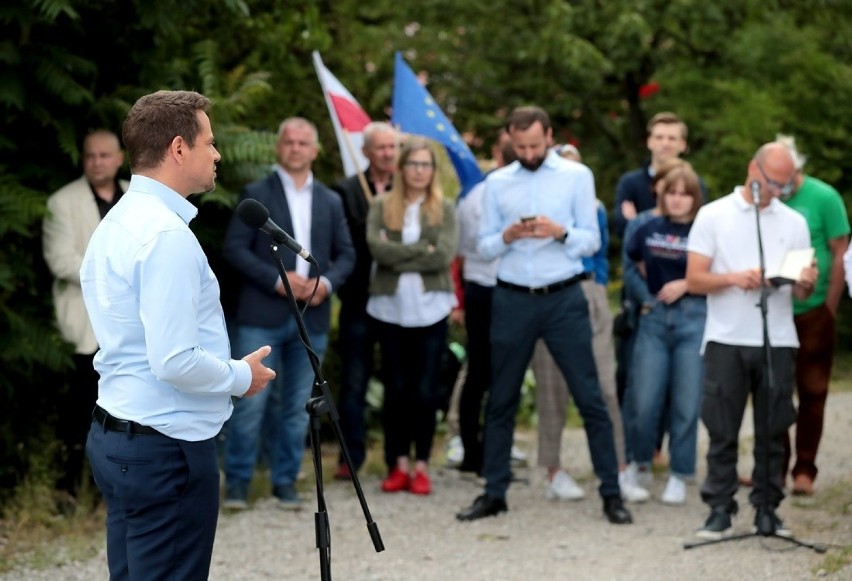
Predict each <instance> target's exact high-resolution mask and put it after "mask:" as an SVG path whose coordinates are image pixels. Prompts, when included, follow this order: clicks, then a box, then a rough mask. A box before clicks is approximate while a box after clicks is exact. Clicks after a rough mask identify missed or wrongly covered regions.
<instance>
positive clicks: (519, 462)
mask: <svg viewBox="0 0 852 581" xmlns="http://www.w3.org/2000/svg"><path fill="white" fill-rule="evenodd" d="M511 460H512V465H513V466H519V467H520V466H526V465H527V455H526V453H525V452H524V451H523V450H521V449H520V448H518V447H517V446H512V453H511Z"/></svg>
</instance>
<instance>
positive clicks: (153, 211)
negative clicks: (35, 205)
mask: <svg viewBox="0 0 852 581" xmlns="http://www.w3.org/2000/svg"><path fill="white" fill-rule="evenodd" d="M209 106H210V101H209V100H208V99H207V98H206V97H204V96H202V95H199V94H198V93H194V92H189V91H159V92H157V93H153V94H151V95H147V96H145V97H142V98H141V99H139V101H137V102H136V104H135V105H134V106H133V108H132V109H131V110H130V113H129V114H128V116H127V119H126V120H125V123H124V129H123V139H124V143H125V146H126V147H127V151H128V154H129V156H130V169H131V171H132V173H133V176H132V179H131V181H130V188H129V189H128V191H127V193H125V194H124V196H123V197H122V199H121V200H120V201H119V203H118V204H116V206H115V207H114V208H113V209H112V210H111V211H110V212H109V213H108V214H107V216H106V217H105V218H104V219H103V221H102V222H101V223H100V225H99V226H98V227H97V229H96V230H95V232H94V234H93V235H92V238H91V241H90V243H89V246H88V248H87V250H86V254H85V256H84V258H83V265H82V267H81V269H80V280H81V283H82V289H83V298H84V301H85V304H86V309H87V310H88V313H89V317H90V318H91V322H92V327H93V329H94V332H95V336H96V338H97V341H98V345H100V350H99V351H98V353H97V355H95V359H94V366H95V369H96V370H97V372H98V373H99V374H100V382H99V385H98V401H97V405H96V406H95V410H94V413H93V422H92V427H91V430H90V431H89V438H88V442H87V445H86V450H87V453H88V456H89V461H90V463H91V465H92V472H93V474H94V477H95V482H96V483H97V485H98V488H99V489H100V490H101V492H102V493H103V496H104V499H105V501H106V505H107V560H108V563H109V571H110V579H112V580H116V579H182V580H185V579H207V577H208V572H209V568H210V559H211V556H212V551H213V539H214V536H215V531H216V519H217V517H218V512H219V469H218V466H217V463H216V445H215V442H214V437H215V436H216V434H217V433H218V432H219V430H220V429H221V428H222V424H223V423H224V422H225V420H227V419H228V417H229V416H230V414H231V410H232V409H233V406H232V404H231V396H237V397H248V396H251V395H254V394H256V393H258V392H260V391H261V390H262V389H263V388H264V387H265V386H266V384H267V383H268V382H269V381H270V380H271V379H272V378H274V377H275V373H274V372H273V371H272V370H271V369H268V368H267V367H265V366H264V365H263V363H262V362H261V361H262V359H263V357H265V356H266V355H268V354H269V347H268V346H264V347H261V348H260V349H258V350H257V351H255V352H254V353H251V354H250V355H247V356H246V357H244V358H243V359H242V360H239V361H235V360H233V359H231V355H230V351H231V350H230V344H229V342H228V335H227V332H226V330H225V319H224V315H223V312H222V306H221V304H220V302H219V283H218V281H217V280H216V276H215V275H214V274H213V271H212V270H211V269H210V266H209V264H208V263H207V258H206V256H205V255H204V252H203V251H202V249H201V246H200V244H199V243H198V240H197V239H196V237H195V235H194V234H193V233H192V231H191V230H190V229H189V221H190V220H191V219H192V218H194V217H195V215H196V213H197V210H196V208H195V206H193V205H192V204H191V203H189V201H188V200H187V198H188V197H189V196H190V195H191V194H194V193H199V192H209V191H212V190H213V189H214V188H215V187H216V184H215V179H216V163H217V162H218V161H219V159H220V155H219V152H218V151H216V147H215V145H214V140H213V131H212V129H211V127H210V119H209V118H208V117H207V114H206V110H207V109H208V108H209Z"/></svg>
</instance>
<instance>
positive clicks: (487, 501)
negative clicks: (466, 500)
mask: <svg viewBox="0 0 852 581" xmlns="http://www.w3.org/2000/svg"><path fill="white" fill-rule="evenodd" d="M507 510H509V507H508V506H506V501H505V500H503V499H502V498H493V497H491V496H486V495H485V494H483V495H481V496H477V497H476V500H474V501H473V504H472V505H470V506H469V507H467V508H466V509H464V510H463V511H461V512H460V513H458V514H456V518H457V519H459V520H462V521H465V520H477V519H480V518H485V517H487V516H497V515H498V514H500V513H501V512H506V511H507Z"/></svg>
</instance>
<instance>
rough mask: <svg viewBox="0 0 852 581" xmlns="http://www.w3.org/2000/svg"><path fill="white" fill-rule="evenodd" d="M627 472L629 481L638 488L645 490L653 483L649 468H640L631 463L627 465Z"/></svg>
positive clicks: (652, 474)
mask: <svg viewBox="0 0 852 581" xmlns="http://www.w3.org/2000/svg"><path fill="white" fill-rule="evenodd" d="M627 471H628V473H629V474H630V478H631V480H630V481H631V482H632V483H633V484H635V485H636V486H639V487H640V488H644V489H645V490H647V489H649V488H651V485H652V484H653V483H654V473H653V472H651V467H650V466H642V467H640V466H639V465H638V464H636V462H631V463H630V464H628V465H627Z"/></svg>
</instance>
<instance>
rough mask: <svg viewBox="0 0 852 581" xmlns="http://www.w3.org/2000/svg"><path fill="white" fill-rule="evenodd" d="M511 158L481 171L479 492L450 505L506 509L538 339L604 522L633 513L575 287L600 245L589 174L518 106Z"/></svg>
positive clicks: (542, 123) (478, 510)
mask: <svg viewBox="0 0 852 581" xmlns="http://www.w3.org/2000/svg"><path fill="white" fill-rule="evenodd" d="M507 127H508V130H509V134H510V136H511V138H512V146H513V148H514V150H515V154H516V156H517V158H518V159H517V161H515V162H514V163H512V164H510V165H508V166H506V167H504V168H502V169H499V170H497V171H495V172H493V173H492V174H490V175H489V176H488V178H487V179H486V186H485V188H486V189H485V200H484V208H483V215H482V220H481V222H480V227H479V237H478V244H477V248H478V250H479V253H480V254H481V255H482V256H483V258H485V259H489V258H496V257H500V259H501V260H500V266H499V268H498V271H497V287H496V288H495V289H494V296H493V304H492V311H491V313H492V316H491V350H492V351H491V377H492V384H491V391H490V393H489V397H488V405H487V408H486V413H485V428H484V434H485V439H484V457H483V467H482V475H483V476H484V478H485V493H484V494H483V495H481V496H479V497H478V498H476V500H475V501H474V503H473V504H472V505H471V506H470V507H468V508H467V509H465V510H463V511H462V512H460V513H458V514H457V515H456V516H457V518H458V519H459V520H463V521H468V520H476V519H480V518H483V517H487V516H495V515H497V514H499V513H501V512H505V511H506V510H507V505H506V500H505V499H506V492H507V490H508V488H509V483H510V481H511V470H510V453H511V447H512V434H513V431H514V426H515V414H516V412H517V409H518V404H519V402H520V394H521V384H522V382H523V377H524V373H525V372H526V369H527V366H528V365H529V361H530V358H531V357H532V353H533V348H534V347H535V342H536V341H537V340H538V339H539V338H541V339H544V341H545V343H546V344H547V347H548V350H549V351H550V353H551V354H552V355H553V359H554V360H555V361H556V364H557V365H558V366H559V369H560V371H561V372H562V374H563V375H564V376H565V379H566V381H567V383H568V385H569V386H570V389H571V395H572V396H573V399H574V401H575V403H576V405H577V408H578V409H579V410H580V414H581V415H582V417H583V422H584V427H585V430H586V435H587V438H588V443H589V451H590V454H591V458H592V464H593V466H594V469H595V474H596V475H597V476H598V478H599V479H600V488H599V492H600V495H601V497H602V498H603V509H604V514H605V515H606V517H607V519H608V520H609V522H611V523H613V524H627V523H630V522H632V517H631V515H630V513H629V512H628V511H627V509H625V508H624V504H623V502H622V500H621V492H620V489H619V485H618V462H617V460H616V455H615V442H614V439H613V433H612V422H611V421H610V418H609V414H608V413H607V409H606V405H605V404H604V400H603V397H602V395H601V388H600V384H599V383H598V375H597V370H596V368H595V360H594V356H593V353H592V332H591V326H590V323H589V308H588V303H587V302H586V298H585V296H584V295H583V291H582V289H581V288H580V285H579V284H577V283H578V282H579V281H580V280H582V279H583V271H584V269H583V262H582V257H583V256H590V255H592V254H594V253H595V252H596V251H597V250H598V248H599V247H600V243H601V236H600V230H599V228H598V220H597V213H596V212H597V210H596V206H597V200H596V198H595V186H594V177H593V176H592V172H591V170H589V168H588V167H586V166H584V165H581V164H576V163H570V162H568V161H567V160H564V159H562V158H560V157H559V155H558V154H556V153H555V152H549V151H548V147H549V145H550V141H551V138H552V129H551V126H550V118H549V117H548V115H547V113H546V112H545V111H544V110H542V109H540V108H538V107H519V108H517V109H515V110H514V111H513V112H512V114H511V115H510V116H509V120H508V122H507Z"/></svg>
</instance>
